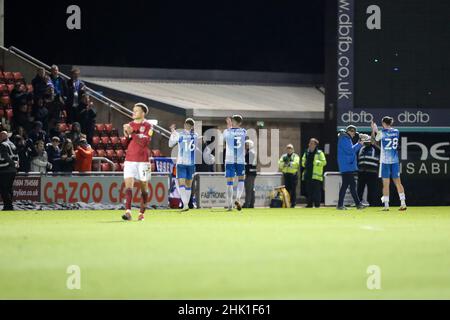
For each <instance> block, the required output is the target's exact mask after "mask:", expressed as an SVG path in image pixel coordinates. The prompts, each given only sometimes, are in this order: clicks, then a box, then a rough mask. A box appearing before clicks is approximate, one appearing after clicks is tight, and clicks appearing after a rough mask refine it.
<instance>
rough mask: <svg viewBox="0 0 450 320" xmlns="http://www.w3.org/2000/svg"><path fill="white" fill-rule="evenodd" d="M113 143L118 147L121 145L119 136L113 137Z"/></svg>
mask: <svg viewBox="0 0 450 320" xmlns="http://www.w3.org/2000/svg"><path fill="white" fill-rule="evenodd" d="M111 143H112V144H113V145H114V146H116V147H118V146H119V145H120V139H119V137H111Z"/></svg>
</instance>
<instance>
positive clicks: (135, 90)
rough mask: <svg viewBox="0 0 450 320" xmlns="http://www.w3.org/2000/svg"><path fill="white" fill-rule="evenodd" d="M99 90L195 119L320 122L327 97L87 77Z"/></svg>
mask: <svg viewBox="0 0 450 320" xmlns="http://www.w3.org/2000/svg"><path fill="white" fill-rule="evenodd" d="M83 80H85V81H86V82H88V83H89V84H93V85H94V86H95V87H97V89H98V90H105V89H109V90H114V91H119V92H122V93H123V94H127V95H132V96H134V97H135V98H142V99H144V100H147V102H149V105H152V102H158V103H162V104H163V105H166V106H172V107H174V108H178V109H180V110H178V111H182V112H185V113H186V115H188V116H194V117H196V118H215V117H220V118H223V117H225V116H228V115H229V114H230V112H239V113H241V114H242V115H243V116H244V117H246V118H254V119H261V120H263V119H269V118H270V119H296V120H300V119H302V120H321V119H323V116H324V94H323V93H322V92H320V91H319V90H318V89H317V88H315V87H313V86H308V87H306V86H292V85H289V86H282V85H275V86H270V85H255V84H229V83H227V84H224V83H203V82H202V83H198V82H177V81H154V80H142V79H140V80H133V79H111V78H93V77H84V78H83ZM174 111H176V110H174Z"/></svg>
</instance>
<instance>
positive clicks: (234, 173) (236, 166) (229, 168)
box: [225, 163, 245, 178]
mask: <svg viewBox="0 0 450 320" xmlns="http://www.w3.org/2000/svg"><path fill="white" fill-rule="evenodd" d="M241 176H245V164H243V163H226V164H225V178H234V177H241Z"/></svg>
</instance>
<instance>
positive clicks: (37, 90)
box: [31, 68, 53, 99]
mask: <svg viewBox="0 0 450 320" xmlns="http://www.w3.org/2000/svg"><path fill="white" fill-rule="evenodd" d="M31 84H32V85H33V94H34V98H35V99H39V98H42V97H43V96H44V95H45V93H46V92H47V88H48V87H49V86H53V84H52V83H51V81H50V78H49V77H48V76H47V75H46V74H45V69H44V68H39V69H38V70H37V75H36V77H34V79H33V80H32V81H31Z"/></svg>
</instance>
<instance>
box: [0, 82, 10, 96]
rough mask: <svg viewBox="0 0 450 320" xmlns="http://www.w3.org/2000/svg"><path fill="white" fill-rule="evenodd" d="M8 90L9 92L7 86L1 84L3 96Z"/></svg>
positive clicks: (0, 91)
mask: <svg viewBox="0 0 450 320" xmlns="http://www.w3.org/2000/svg"><path fill="white" fill-rule="evenodd" d="M6 90H8V87H7V86H6V84H4V83H0V94H3V93H4V92H5V91H6Z"/></svg>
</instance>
